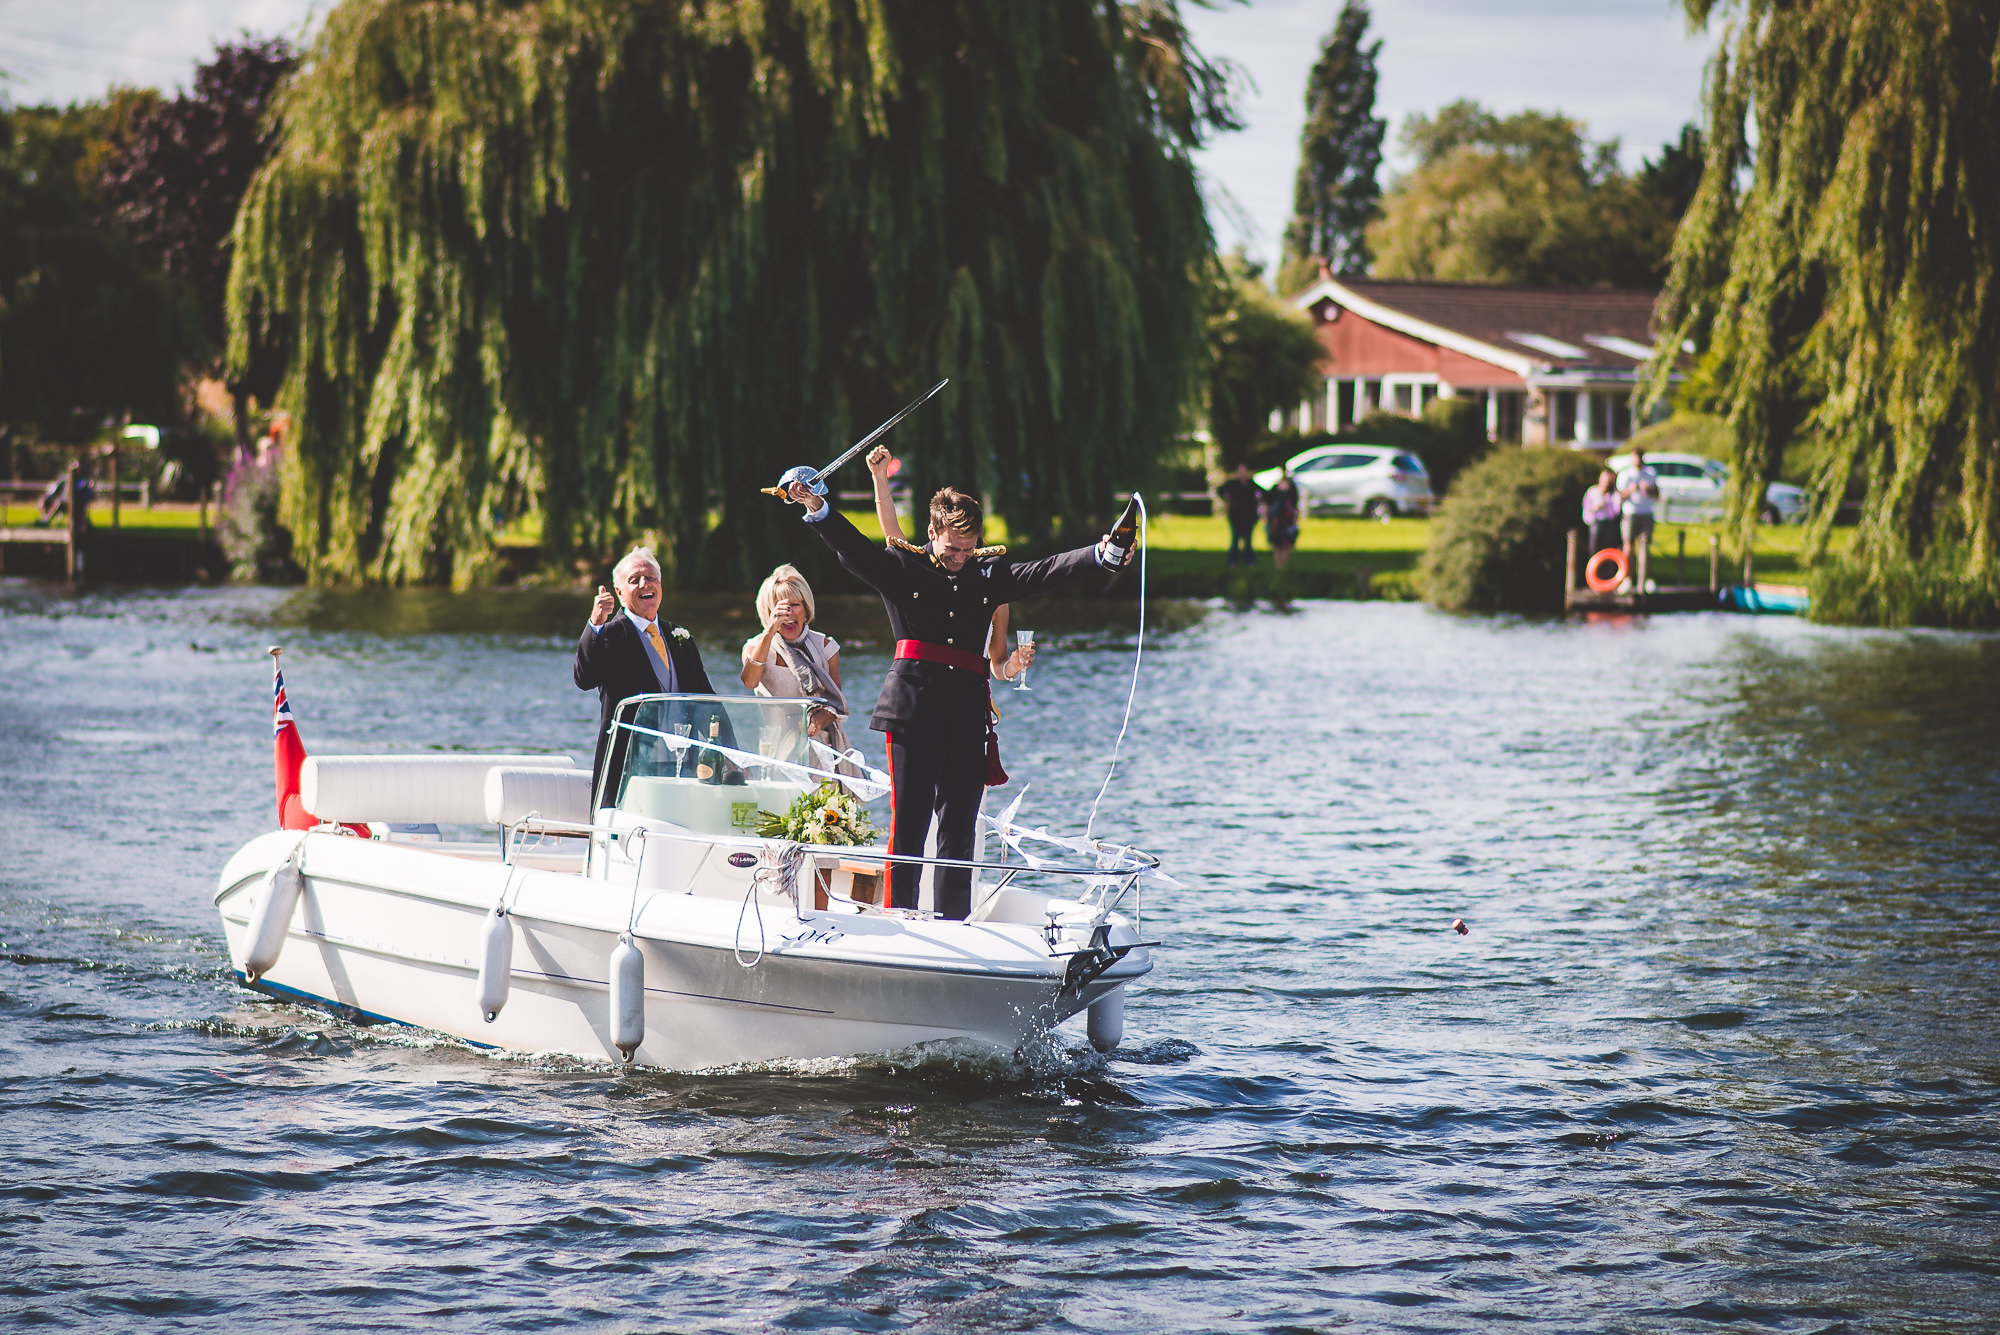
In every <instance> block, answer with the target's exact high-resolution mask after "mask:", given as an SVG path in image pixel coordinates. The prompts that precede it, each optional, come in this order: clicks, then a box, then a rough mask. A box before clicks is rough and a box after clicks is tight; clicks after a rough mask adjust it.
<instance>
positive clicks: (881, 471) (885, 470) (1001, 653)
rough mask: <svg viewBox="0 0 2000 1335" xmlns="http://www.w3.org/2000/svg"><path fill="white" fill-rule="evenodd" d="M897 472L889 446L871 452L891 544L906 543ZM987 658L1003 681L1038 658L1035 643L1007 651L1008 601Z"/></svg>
mask: <svg viewBox="0 0 2000 1335" xmlns="http://www.w3.org/2000/svg"><path fill="white" fill-rule="evenodd" d="M895 471H896V460H895V459H894V458H893V457H892V456H891V455H890V453H889V447H888V446H887V445H877V446H876V447H875V448H874V449H872V450H870V451H869V452H868V476H869V479H870V481H872V482H873V483H874V484H875V522H876V523H878V524H880V525H881V526H882V536H883V538H885V539H887V540H888V541H890V542H891V543H897V542H907V541H908V538H907V537H906V536H905V534H904V533H903V521H902V520H901V519H899V518H897V517H896V503H895V501H894V500H892V499H891V498H890V496H889V475H890V474H891V473H893V472H895ZM986 660H987V662H989V663H991V664H992V665H993V675H994V676H995V677H997V678H999V679H1000V680H1001V681H1012V680H1014V678H1016V677H1018V676H1020V675H1021V674H1022V673H1023V672H1026V671H1027V670H1028V668H1029V667H1030V665H1032V664H1033V663H1034V661H1035V646H1034V645H1032V644H1024V645H1021V646H1020V647H1019V648H1017V649H1015V650H1014V652H1012V653H1008V652H1007V604H1005V603H1002V604H1000V606H998V607H996V608H994V609H993V624H992V627H991V629H989V630H988V631H987V633H986Z"/></svg>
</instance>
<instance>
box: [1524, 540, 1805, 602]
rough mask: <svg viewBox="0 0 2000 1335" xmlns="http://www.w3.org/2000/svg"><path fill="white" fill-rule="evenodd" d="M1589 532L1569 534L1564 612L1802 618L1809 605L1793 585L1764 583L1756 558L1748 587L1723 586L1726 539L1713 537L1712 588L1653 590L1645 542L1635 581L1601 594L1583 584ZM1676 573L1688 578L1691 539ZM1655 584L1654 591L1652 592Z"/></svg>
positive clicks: (1747, 573) (1748, 565) (1747, 572)
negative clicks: (1708, 613) (1758, 576)
mask: <svg viewBox="0 0 2000 1335" xmlns="http://www.w3.org/2000/svg"><path fill="white" fill-rule="evenodd" d="M1583 543H1584V533H1583V530H1582V529H1574V528H1573V529H1571V530H1570V531H1569V553H1568V559H1567V560H1566V561H1565V562H1564V563H1563V609H1564V610H1565V611H1570V612H1705V611H1714V610H1720V611H1725V612H1726V611H1736V612H1779V613H1789V614H1792V615H1798V614H1800V613H1803V612H1804V611H1805V610H1806V608H1807V606H1808V603H1809V601H1810V600H1809V597H1808V595H1807V592H1806V590H1805V589H1804V588H1803V587H1801V586H1798V585H1793V584H1759V583H1757V581H1756V566H1755V563H1754V557H1753V556H1752V554H1751V553H1749V552H1745V553H1744V554H1743V582H1742V583H1741V584H1724V583H1723V582H1722V540H1721V539H1720V538H1718V537H1716V536H1715V535H1714V534H1710V535H1709V538H1708V583H1707V584H1706V585H1701V584H1660V585H1653V584H1652V580H1651V579H1650V578H1649V576H1650V574H1651V566H1652V546H1653V544H1652V542H1651V540H1650V538H1646V539H1641V540H1640V542H1639V545H1638V547H1637V549H1636V550H1635V551H1634V552H1633V554H1632V564H1633V565H1634V566H1636V567H1637V569H1635V570H1633V571H1632V579H1631V581H1630V582H1629V583H1628V584H1626V585H1625V586H1624V589H1623V591H1622V592H1618V591H1613V592H1609V593H1599V592H1598V591H1597V590H1596V589H1593V588H1590V587H1589V586H1588V585H1586V584H1584V583H1583V569H1584V566H1583V562H1584V560H1585V553H1584V550H1583ZM1676 568H1677V570H1678V571H1679V572H1680V573H1681V577H1682V578H1683V579H1685V578H1686V571H1687V534H1686V533H1682V534H1681V535H1680V549H1679V552H1678V555H1677V557H1676ZM1649 585H1651V586H1652V587H1648V586H1649Z"/></svg>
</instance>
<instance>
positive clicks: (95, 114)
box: [0, 90, 201, 444]
mask: <svg viewBox="0 0 2000 1335" xmlns="http://www.w3.org/2000/svg"><path fill="white" fill-rule="evenodd" d="M151 99H152V95H151V94H146V93H135V92H131V91H129V90H127V91H121V92H118V93H115V94H114V95H113V96H112V98H111V99H110V100H109V101H107V102H92V103H84V104H80V105H77V106H72V107H69V108H67V109H64V110H56V109H55V108H52V107H17V108H13V109H0V438H4V439H6V440H7V441H8V442H9V443H10V444H11V443H12V442H13V441H14V440H16V439H25V440H46V441H59V442H64V443H68V444H82V443H85V442H88V441H90V440H93V439H95V438H96V437H97V436H98V435H99V434H101V432H102V430H103V427H104V425H105V424H106V423H107V422H109V421H115V420H118V419H120V418H122V417H124V416H125V415H127V414H130V415H132V416H133V417H135V418H137V419H138V420H140V421H146V422H154V423H160V424H172V423H174V422H177V421H179V419H180V416H181V404H180V370H181V367H182V365H183V363H184V362H185V361H186V359H187V358H188V357H189V356H190V355H191V354H192V353H193V352H195V351H196V350H198V349H199V347H200V342H201V330H200V325H199V321H198V318H197V315H196V311H195V305H194V301H193V297H192V294H191V292H190V291H189V290H188V288H187V287H186V285H185V284H181V283H178V282H175V281H174V280H172V279H169V278H167V277H166V276H164V275H162V274H160V273H159V272H157V270H155V269H154V268H153V267H152V266H151V265H150V264H149V263H147V262H146V261H145V259H144V258H143V257H142V256H141V254H140V252H139V249H138V247H137V246H135V245H134V243H133V240H132V238H131V237H130V236H129V235H128V234H127V232H126V231H125V229H124V228H123V227H121V226H120V225H119V224H118V223H117V221H116V220H115V219H113V218H111V217H109V216H108V214H109V210H108V207H107V206H106V204H105V201H104V200H103V199H102V197H101V196H100V195H99V194H98V191H97V179H98V174H99V171H100V169H101V165H102V163H103V161H104V159H105V158H106V156H107V155H108V154H109V153H110V152H111V151H112V146H113V144H114V142H115V141H116V139H117V138H118V136H119V135H120V133H121V132H122V129H123V127H124V125H125V124H126V123H127V122H128V121H129V120H130V119H131V118H132V117H133V116H134V115H135V114H137V113H139V112H141V111H143V110H144V109H145V108H146V107H147V106H148V105H150V101H151Z"/></svg>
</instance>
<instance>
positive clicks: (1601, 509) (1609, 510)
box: [1583, 468, 1620, 556]
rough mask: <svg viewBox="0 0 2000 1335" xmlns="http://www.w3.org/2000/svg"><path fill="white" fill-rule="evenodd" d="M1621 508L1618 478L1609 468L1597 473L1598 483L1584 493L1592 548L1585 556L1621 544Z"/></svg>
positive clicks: (1593, 554)
mask: <svg viewBox="0 0 2000 1335" xmlns="http://www.w3.org/2000/svg"><path fill="white" fill-rule="evenodd" d="M1619 509H1620V506H1619V501H1618V478H1617V477H1616V475H1614V474H1613V473H1612V471H1611V470H1610V469H1608V468H1607V469H1604V470H1603V471H1602V472H1600V473H1599V474H1598V475H1597V485H1596V486H1594V487H1592V488H1591V489H1590V490H1589V491H1586V492H1585V493H1583V522H1584V523H1585V524H1588V525H1589V526H1590V549H1589V550H1588V551H1586V552H1585V553H1584V555H1585V556H1595V555H1597V554H1598V553H1599V552H1601V551H1603V550H1604V549H1605V548H1607V547H1617V546H1619V545H1620V542H1619V533H1618V512H1619Z"/></svg>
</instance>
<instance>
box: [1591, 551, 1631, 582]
mask: <svg viewBox="0 0 2000 1335" xmlns="http://www.w3.org/2000/svg"><path fill="white" fill-rule="evenodd" d="M1606 561H1609V562H1610V563H1611V573H1610V574H1609V575H1600V574H1598V573H1597V569H1598V567H1599V566H1601V565H1603V564H1604V563H1605V562H1606ZM1626 573H1627V572H1626V569H1625V549H1624V548H1622V547H1606V548H1605V549H1604V550H1603V551H1601V552H1599V553H1597V554H1596V555H1595V556H1593V557H1591V558H1590V559H1589V560H1588V561H1586V562H1584V565H1583V582H1584V583H1585V584H1588V585H1589V586H1590V587H1591V590H1592V591H1593V592H1595V593H1609V592H1611V591H1612V590H1613V589H1615V588H1617V587H1618V586H1619V585H1620V584H1623V583H1624V582H1625V575H1626Z"/></svg>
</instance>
